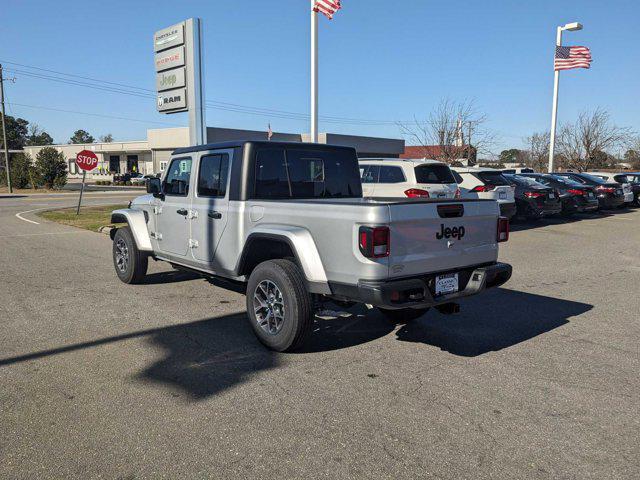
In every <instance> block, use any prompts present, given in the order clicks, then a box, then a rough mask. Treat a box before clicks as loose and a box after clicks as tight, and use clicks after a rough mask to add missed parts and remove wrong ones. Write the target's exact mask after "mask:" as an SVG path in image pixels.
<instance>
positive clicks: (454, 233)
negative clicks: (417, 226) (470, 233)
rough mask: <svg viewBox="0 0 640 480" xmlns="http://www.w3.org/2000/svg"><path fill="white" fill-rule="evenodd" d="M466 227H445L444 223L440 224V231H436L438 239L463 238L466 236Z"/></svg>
mask: <svg viewBox="0 0 640 480" xmlns="http://www.w3.org/2000/svg"><path fill="white" fill-rule="evenodd" d="M464 232H465V230H464V227H463V226H460V227H445V226H444V223H442V224H440V231H439V232H436V238H437V239H438V240H442V239H443V238H455V239H457V240H462V237H464Z"/></svg>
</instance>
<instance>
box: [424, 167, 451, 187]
mask: <svg viewBox="0 0 640 480" xmlns="http://www.w3.org/2000/svg"><path fill="white" fill-rule="evenodd" d="M415 172H416V182H417V183H456V179H455V178H453V174H452V173H451V169H450V168H449V167H447V166H446V165H420V166H419V167H416V168H415Z"/></svg>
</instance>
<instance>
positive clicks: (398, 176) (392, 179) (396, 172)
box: [378, 165, 406, 183]
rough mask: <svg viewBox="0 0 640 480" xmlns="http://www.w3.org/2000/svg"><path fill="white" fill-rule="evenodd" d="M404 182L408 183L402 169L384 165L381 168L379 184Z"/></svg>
mask: <svg viewBox="0 0 640 480" xmlns="http://www.w3.org/2000/svg"><path fill="white" fill-rule="evenodd" d="M404 181H406V179H405V178H404V173H402V169H401V168H400V167H389V166H384V165H383V166H381V167H380V177H379V179H378V183H402V182H404Z"/></svg>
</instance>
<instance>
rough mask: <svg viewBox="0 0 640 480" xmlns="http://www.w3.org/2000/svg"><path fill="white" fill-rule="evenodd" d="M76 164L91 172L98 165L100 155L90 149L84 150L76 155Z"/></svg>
mask: <svg viewBox="0 0 640 480" xmlns="http://www.w3.org/2000/svg"><path fill="white" fill-rule="evenodd" d="M76 165H77V166H78V168H81V169H82V170H86V171H87V172H90V171H91V170H93V169H94V168H96V167H97V166H98V157H97V156H96V154H95V153H93V152H91V151H89V150H82V151H81V152H80V153H78V155H76Z"/></svg>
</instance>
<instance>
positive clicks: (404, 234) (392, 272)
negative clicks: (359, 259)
mask: <svg viewBox="0 0 640 480" xmlns="http://www.w3.org/2000/svg"><path fill="white" fill-rule="evenodd" d="M389 209H390V212H389V214H390V228H391V242H390V244H391V248H390V257H389V277H390V278H394V277H405V276H409V275H420V274H424V273H432V272H439V271H445V270H452V269H456V268H461V267H468V266H470V265H478V264H482V263H489V262H495V261H497V259H498V244H497V240H496V235H497V221H498V216H499V208H498V204H497V203H496V202H494V201H482V200H478V201H466V202H455V201H452V202H432V203H426V202H425V203H415V204H391V205H389ZM458 215H459V216H458Z"/></svg>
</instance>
